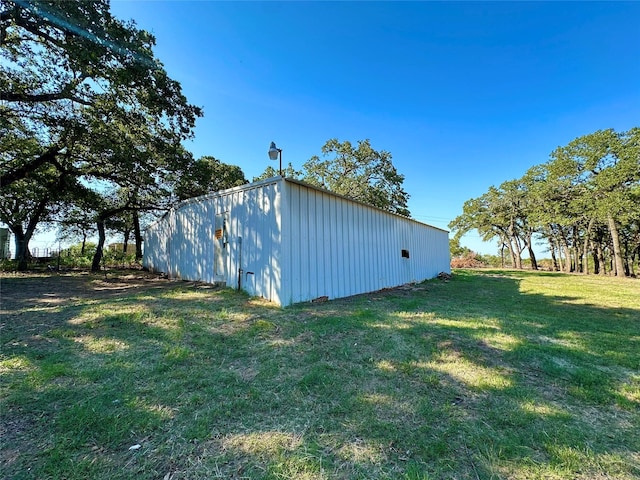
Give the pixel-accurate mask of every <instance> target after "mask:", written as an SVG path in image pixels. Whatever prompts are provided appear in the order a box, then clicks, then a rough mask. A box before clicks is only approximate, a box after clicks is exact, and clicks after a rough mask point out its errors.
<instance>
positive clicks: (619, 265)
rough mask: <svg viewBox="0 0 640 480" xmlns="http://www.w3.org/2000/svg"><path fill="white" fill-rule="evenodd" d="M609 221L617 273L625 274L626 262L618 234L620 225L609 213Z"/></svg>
mask: <svg viewBox="0 0 640 480" xmlns="http://www.w3.org/2000/svg"><path fill="white" fill-rule="evenodd" d="M607 220H608V223H609V232H610V233H611V242H612V243H613V264H614V267H615V274H616V276H618V277H623V276H624V264H623V262H622V252H621V251H620V237H619V235H618V226H617V225H616V221H615V219H614V218H613V216H612V215H611V214H609V215H607Z"/></svg>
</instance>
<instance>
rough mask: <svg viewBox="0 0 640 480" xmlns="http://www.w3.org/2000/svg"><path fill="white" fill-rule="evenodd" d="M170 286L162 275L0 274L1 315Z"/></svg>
mask: <svg viewBox="0 0 640 480" xmlns="http://www.w3.org/2000/svg"><path fill="white" fill-rule="evenodd" d="M185 283H186V282H185ZM173 286H175V282H172V281H170V280H167V279H166V278H165V277H162V276H161V275H157V274H152V273H147V272H141V271H135V272H134V273H131V272H117V273H115V274H106V275H105V274H89V273H86V272H73V273H63V274H44V275H43V274H28V273H27V274H21V273H0V295H1V297H2V303H1V305H0V315H2V316H5V315H12V314H17V313H19V312H20V311H22V310H25V309H30V308H34V307H40V308H47V307H51V308H53V307H56V306H59V305H65V306H66V305H69V304H70V303H72V302H77V301H82V300H89V299H94V298H108V297H117V296H120V295H123V294H131V293H132V292H135V291H140V290H148V289H150V288H170V287H173Z"/></svg>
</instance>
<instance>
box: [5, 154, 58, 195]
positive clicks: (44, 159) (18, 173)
mask: <svg viewBox="0 0 640 480" xmlns="http://www.w3.org/2000/svg"><path fill="white" fill-rule="evenodd" d="M60 150H61V147H60V146H58V145H54V146H53V147H51V148H49V149H48V150H46V151H45V152H44V153H43V154H42V155H40V156H39V157H36V158H35V159H33V160H32V161H30V162H27V163H25V164H24V165H22V166H20V167H18V168H14V169H13V170H10V171H9V172H7V173H3V174H2V175H1V176H0V188H4V187H8V186H9V185H11V184H12V183H14V182H17V181H18V180H22V179H23V178H26V177H28V176H29V174H30V173H31V172H33V171H34V170H36V169H37V168H38V167H41V166H42V165H44V164H45V163H50V164H52V165H54V166H55V167H56V168H57V169H58V170H60V171H62V169H61V167H62V166H61V165H60V164H59V163H58V161H57V160H56V155H58V153H60Z"/></svg>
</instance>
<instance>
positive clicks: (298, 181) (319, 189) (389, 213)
mask: <svg viewBox="0 0 640 480" xmlns="http://www.w3.org/2000/svg"><path fill="white" fill-rule="evenodd" d="M282 179H283V180H284V181H285V182H289V183H296V184H298V185H301V186H303V187H307V188H310V189H312V190H317V191H319V192H322V193H326V194H327V195H332V196H334V197H338V198H342V199H344V200H348V201H349V202H353V203H357V204H359V205H364V206H365V207H369V208H372V209H374V210H378V211H379V212H382V213H386V214H387V215H392V216H394V217H398V218H402V219H403V220H409V221H410V222H413V223H417V224H419V225H424V226H426V227H430V228H434V229H436V230H440V231H441V232H445V233H449V230H445V229H444V228H439V227H435V226H433V225H429V224H428V223H424V222H420V221H418V220H416V219H415V218H411V217H405V216H404V215H400V214H398V213H393V212H389V211H387V210H383V209H382V208H379V207H374V206H373V205H369V204H368V203H365V202H361V201H360V200H355V199H353V198H349V197H347V196H345V195H341V194H339V193H335V192H332V191H331V190H327V189H326V188H322V187H318V186H316V185H312V184H310V183H307V182H304V181H302V180H297V179H295V178H285V177H283V178H282Z"/></svg>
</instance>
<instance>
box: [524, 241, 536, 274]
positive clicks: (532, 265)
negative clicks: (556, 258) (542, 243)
mask: <svg viewBox="0 0 640 480" xmlns="http://www.w3.org/2000/svg"><path fill="white" fill-rule="evenodd" d="M527 248H528V249H529V258H530V259H531V268H532V269H534V270H538V262H537V261H536V254H535V253H533V248H532V247H531V243H529V244H528V245H527Z"/></svg>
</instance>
